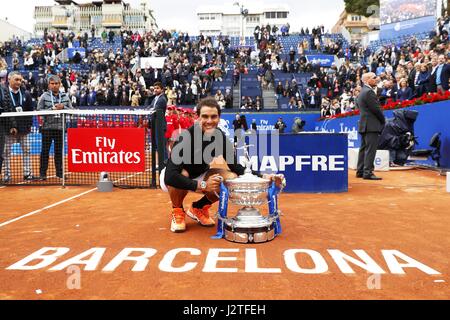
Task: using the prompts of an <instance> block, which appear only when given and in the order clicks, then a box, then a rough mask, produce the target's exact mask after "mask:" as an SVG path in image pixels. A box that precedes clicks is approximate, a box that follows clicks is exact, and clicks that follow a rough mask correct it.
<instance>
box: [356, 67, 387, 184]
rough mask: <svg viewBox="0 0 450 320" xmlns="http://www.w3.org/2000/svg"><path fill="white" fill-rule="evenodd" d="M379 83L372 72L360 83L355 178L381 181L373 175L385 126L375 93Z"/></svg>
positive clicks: (364, 76) (364, 75)
mask: <svg viewBox="0 0 450 320" xmlns="http://www.w3.org/2000/svg"><path fill="white" fill-rule="evenodd" d="M379 81H380V79H379V78H378V77H377V76H376V74H375V73H373V72H369V73H365V74H363V76H362V82H363V83H364V86H363V88H362V90H361V93H360V94H359V96H358V98H357V103H358V107H359V110H360V115H361V118H360V120H359V124H358V132H359V134H360V135H361V147H360V148H359V156H358V169H357V172H356V177H357V178H363V179H366V180H381V178H379V177H377V176H375V175H374V174H373V170H374V161H375V155H376V153H377V148H378V139H379V137H380V134H381V131H383V128H384V124H385V118H384V115H383V111H381V106H380V101H379V100H378V97H377V95H376V93H375V90H376V88H377V84H378V82H379Z"/></svg>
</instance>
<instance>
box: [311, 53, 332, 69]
mask: <svg viewBox="0 0 450 320" xmlns="http://www.w3.org/2000/svg"><path fill="white" fill-rule="evenodd" d="M306 59H307V60H308V62H310V63H312V64H318V65H320V66H322V67H331V66H332V64H333V62H334V56H332V55H325V54H316V55H313V54H308V55H306Z"/></svg>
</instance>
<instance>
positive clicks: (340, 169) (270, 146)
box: [238, 132, 348, 193]
mask: <svg viewBox="0 0 450 320" xmlns="http://www.w3.org/2000/svg"><path fill="white" fill-rule="evenodd" d="M256 139H257V140H256ZM252 140H253V141H252ZM347 141H348V139H347V135H346V134H339V133H337V134H332V133H311V132H307V133H299V134H281V135H273V134H258V135H257V136H256V135H253V137H250V138H249V141H246V144H250V145H251V146H253V147H250V149H249V155H250V160H251V164H252V170H254V171H259V172H261V173H282V174H284V176H285V177H286V181H287V185H286V188H285V191H286V192H294V193H296V192H300V193H335V192H347V191H348V152H347V149H348V146H347ZM252 142H253V143H252ZM255 146H256V147H255ZM238 159H239V160H240V161H241V162H242V161H243V160H244V159H245V158H243V152H242V151H241V150H238Z"/></svg>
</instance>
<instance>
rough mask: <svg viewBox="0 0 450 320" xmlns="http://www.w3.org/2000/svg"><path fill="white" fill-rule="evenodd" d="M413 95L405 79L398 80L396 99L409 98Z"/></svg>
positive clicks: (403, 99)
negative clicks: (398, 86) (398, 88)
mask: <svg viewBox="0 0 450 320" xmlns="http://www.w3.org/2000/svg"><path fill="white" fill-rule="evenodd" d="M412 97H413V91H412V90H411V88H410V87H408V81H407V80H406V79H402V80H400V90H399V91H398V92H397V101H405V100H410V99H412Z"/></svg>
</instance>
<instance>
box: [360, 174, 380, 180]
mask: <svg viewBox="0 0 450 320" xmlns="http://www.w3.org/2000/svg"><path fill="white" fill-rule="evenodd" d="M363 179H364V180H383V178H380V177H377V176H376V175H374V174H372V175H370V176H364V177H363Z"/></svg>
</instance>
